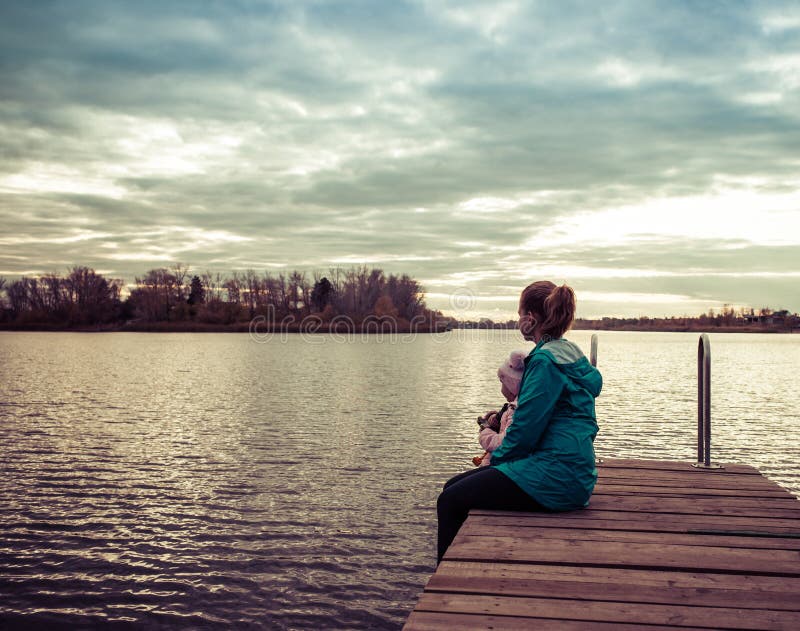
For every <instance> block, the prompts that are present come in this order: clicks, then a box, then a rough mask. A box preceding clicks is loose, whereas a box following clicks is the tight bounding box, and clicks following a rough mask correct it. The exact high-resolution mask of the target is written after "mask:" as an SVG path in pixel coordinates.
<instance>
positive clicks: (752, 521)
mask: <svg viewBox="0 0 800 631" xmlns="http://www.w3.org/2000/svg"><path fill="white" fill-rule="evenodd" d="M475 517H481V518H490V519H492V520H496V523H508V524H518V525H520V526H530V527H536V528H538V527H547V526H554V527H562V524H563V527H573V526H575V525H576V524H581V525H580V526H579V527H583V524H584V523H587V522H588V521H589V520H591V521H602V522H605V523H606V524H608V525H607V526H606V527H608V528H612V527H614V526H613V525H612V524H614V523H616V524H617V526H616V527H617V528H630V529H631V530H661V531H663V532H687V531H690V530H733V531H737V532H741V531H747V532H760V533H766V534H769V533H772V534H776V535H777V534H783V535H800V522H798V520H797V519H783V518H773V517H746V516H745V517H742V516H737V515H713V514H712V515H678V514H674V513H673V514H662V513H647V512H635V511H626V512H621V511H620V512H617V511H612V510H596V509H590V508H587V509H584V510H580V511H572V512H568V513H526V512H514V511H483V510H473V511H470V518H471V519H472V518H475Z"/></svg>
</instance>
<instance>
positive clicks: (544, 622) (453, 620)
mask: <svg viewBox="0 0 800 631" xmlns="http://www.w3.org/2000/svg"><path fill="white" fill-rule="evenodd" d="M556 623H557V625H558V628H559V629H560V630H561V631H616V630H617V629H621V630H622V631H626V630H634V629H639V630H641V628H642V627H641V625H639V624H627V623H624V622H593V621H590V620H558V621H556V620H554V619H553V618H530V617H525V618H517V617H514V616H479V615H473V614H453V613H441V612H432V611H414V612H412V613H411V615H410V616H409V618H408V621H407V622H406V624H405V626H404V627H403V630H404V631H453V630H454V629H457V630H458V631H478V630H487V629H491V630H492V631H520V629H552V628H553V625H554V624H556ZM709 628H711V627H684V626H682V627H681V631H700V630H701V629H709ZM647 631H675V627H674V626H662V625H648V626H647Z"/></svg>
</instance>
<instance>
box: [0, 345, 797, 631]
mask: <svg viewBox="0 0 800 631" xmlns="http://www.w3.org/2000/svg"><path fill="white" fill-rule="evenodd" d="M590 335H591V332H589V331H575V332H572V333H571V334H570V335H569V336H568V337H569V339H572V340H573V341H575V342H577V343H578V344H580V345H581V346H582V347H583V348H584V349H588V346H589V338H590ZM599 339H600V345H599V362H598V363H599V368H600V369H601V371H602V373H603V376H604V380H605V385H604V388H603V393H602V395H601V397H600V398H599V399H598V401H597V408H598V410H597V411H598V421H599V425H600V434H599V435H598V438H597V442H596V451H597V453H598V456H600V457H621V456H622V457H640V458H652V459H680V460H686V461H691V460H692V459H693V458H694V457H695V454H696V418H697V403H696V388H697V386H696V356H697V339H698V336H697V335H696V334H681V333H621V332H602V333H600V334H599ZM517 348H522V349H524V348H526V343H525V342H524V341H523V340H522V339H521V338H520V337H519V334H518V333H516V332H514V331H453V332H450V333H449V334H443V335H422V336H417V337H416V338H413V339H412V338H410V337H408V338H405V337H402V336H400V337H397V338H389V337H384V338H378V337H375V336H373V337H363V338H362V337H361V336H355V337H353V338H351V339H348V338H346V337H345V336H340V337H332V336H316V337H312V336H301V335H292V336H285V337H280V336H275V337H273V338H271V339H267V340H261V341H260V342H259V341H255V340H254V339H252V338H251V337H250V336H248V335H247V334H186V333H177V334H146V333H107V334H89V333H16V332H14V333H9V332H5V333H0V441H1V443H2V451H1V452H0V626H3V624H4V623H5V624H6V625H8V626H28V625H38V626H48V627H50V628H54V627H55V628H58V627H59V626H61V627H63V628H75V627H82V626H84V627H85V626H92V625H102V626H104V627H107V628H145V627H153V626H159V625H161V626H163V627H169V628H197V627H204V626H231V627H237V628H269V629H275V628H288V629H308V628H320V629H327V628H377V629H381V628H385V629H395V628H399V627H400V626H401V625H402V623H403V622H404V620H405V618H406V616H407V615H408V613H409V612H410V610H411V608H412V607H413V604H414V602H415V599H416V597H417V595H418V593H419V592H420V590H421V589H422V587H423V586H424V584H425V582H426V580H427V579H428V577H429V575H430V573H431V572H432V571H433V568H434V558H435V550H434V547H435V546H434V540H435V530H436V517H435V510H434V506H435V502H436V496H437V494H438V492H439V489H440V487H441V484H442V483H443V482H444V481H445V480H446V479H447V478H448V477H450V476H451V475H453V474H455V473H458V472H460V471H463V470H466V469H468V468H471V466H472V465H471V463H470V459H471V458H472V456H474V455H477V454H478V453H480V452H481V450H480V448H479V446H478V444H477V441H476V435H477V431H476V430H477V426H476V424H475V417H476V416H477V415H478V414H479V413H481V412H483V411H485V410H486V409H489V408H491V407H496V406H497V404H498V403H499V402H500V401H501V398H500V394H499V387H498V386H499V383H498V381H497V378H496V376H495V370H496V368H497V366H498V365H499V364H500V363H501V361H502V360H503V359H504V358H505V357H506V356H507V354H508V353H509V352H510V351H511V350H513V349H517ZM711 352H712V421H713V443H712V458H713V460H714V461H721V462H741V463H748V464H752V465H755V466H757V467H759V468H760V469H761V470H762V472H764V473H765V474H766V475H767V476H768V477H770V478H772V479H774V480H776V481H778V482H780V483H781V484H783V485H784V486H786V487H788V488H789V489H790V490H792V491H793V492H794V493H795V494H800V473H798V463H800V402H799V399H798V395H797V391H796V383H797V372H798V369H800V336H797V335H795V336H792V335H753V334H723V335H712V336H711Z"/></svg>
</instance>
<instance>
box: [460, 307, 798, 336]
mask: <svg viewBox="0 0 800 631" xmlns="http://www.w3.org/2000/svg"><path fill="white" fill-rule="evenodd" d="M453 326H454V327H455V328H463V329H513V328H516V327H517V321H516V320H507V321H504V322H494V321H493V320H490V319H488V318H483V319H481V320H477V321H474V320H467V321H460V322H457V323H454V325H453ZM572 328H574V329H581V330H594V331H714V330H717V331H741V332H762V331H766V332H789V331H797V330H799V329H800V315H798V314H797V313H791V312H790V311H788V310H787V309H780V310H773V309H772V308H770V307H762V308H760V309H753V308H750V307H740V308H738V309H735V308H734V307H732V306H730V305H725V306H724V307H723V308H722V309H721V310H719V311H714V309H709V310H708V311H707V312H706V313H701V314H700V315H697V316H688V315H683V316H669V317H649V316H639V317H636V318H618V317H603V318H594V319H593V318H577V319H576V320H575V322H574V323H573V327H572Z"/></svg>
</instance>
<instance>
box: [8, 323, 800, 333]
mask: <svg viewBox="0 0 800 631" xmlns="http://www.w3.org/2000/svg"><path fill="white" fill-rule="evenodd" d="M497 330H514V329H512V328H511V327H498V326H494V327H479V326H455V327H452V328H445V327H442V328H439V329H435V328H434V329H431V328H424V329H422V328H421V329H417V330H412V329H411V328H410V327H409V328H406V329H399V328H394V329H383V330H381V329H378V330H376V329H375V328H374V327H365V328H360V327H355V328H345V327H339V328H331V327H325V326H320V327H319V328H316V329H314V330H310V329H303V328H301V327H300V326H284V327H275V328H272V329H270V328H264V327H261V328H257V329H254V328H252V327H251V324H250V323H249V322H237V323H234V324H203V323H195V322H149V323H131V324H123V325H119V324H113V325H112V324H106V325H95V326H85V325H84V326H73V327H66V326H59V325H53V324H41V323H27V324H13V323H8V322H4V323H2V324H0V331H10V332H13V331H21V332H34V333H35V332H50V333H59V332H61V333H252V334H254V335H279V334H284V333H292V334H303V335H315V334H316V335H318V334H323V335H325V334H334V335H408V334H415V333H421V334H431V333H440V334H441V333H447V332H453V331H497ZM572 330H574V331H599V332H604V331H627V332H637V333H772V334H793V333H794V334H797V333H800V329H798V328H794V329H789V328H787V327H785V326H778V325H765V326H724V325H721V326H715V325H711V326H707V327H702V326H697V325H678V326H658V327H653V326H647V325H632V324H626V325H620V326H616V327H609V326H605V327H604V326H602V325H601V326H592V325H591V324H588V323H586V322H576V323H575V325H574V326H573V327H572Z"/></svg>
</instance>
